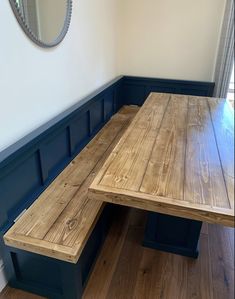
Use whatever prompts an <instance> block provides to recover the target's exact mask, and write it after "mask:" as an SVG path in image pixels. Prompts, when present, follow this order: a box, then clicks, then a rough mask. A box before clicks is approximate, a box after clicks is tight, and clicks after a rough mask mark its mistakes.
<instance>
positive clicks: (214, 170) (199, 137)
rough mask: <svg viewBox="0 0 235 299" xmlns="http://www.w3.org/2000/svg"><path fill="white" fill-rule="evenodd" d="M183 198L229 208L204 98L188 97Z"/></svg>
mask: <svg viewBox="0 0 235 299" xmlns="http://www.w3.org/2000/svg"><path fill="white" fill-rule="evenodd" d="M188 113H189V114H188V125H187V150H186V157H185V161H186V167H185V170H186V173H185V194H184V196H185V200H187V201H190V202H193V203H201V204H207V205H211V207H212V208H213V207H221V208H228V209H229V208H230V203H229V200H228V197H227V191H226V186H225V182H224V177H223V171H222V168H221V163H220V158H219V153H218V148H217V144H216V139H215V135H214V132H213V126H212V122H211V117H210V112H209V108H208V103H207V99H203V98H196V97H194V98H190V99H189V111H188Z"/></svg>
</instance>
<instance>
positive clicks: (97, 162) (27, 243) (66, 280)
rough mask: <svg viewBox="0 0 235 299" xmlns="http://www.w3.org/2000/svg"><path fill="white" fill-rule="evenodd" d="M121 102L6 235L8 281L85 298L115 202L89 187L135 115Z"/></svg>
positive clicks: (52, 294) (47, 294)
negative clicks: (97, 197) (93, 196)
mask: <svg viewBox="0 0 235 299" xmlns="http://www.w3.org/2000/svg"><path fill="white" fill-rule="evenodd" d="M136 112H137V108H135V107H131V106H129V107H128V106H126V107H123V108H122V109H121V110H120V111H119V112H118V113H117V114H116V115H114V116H113V117H112V119H111V120H110V121H109V122H108V123H107V124H106V125H105V127H104V128H103V129H102V130H101V131H100V132H99V133H98V134H97V135H96V136H95V138H94V139H93V140H92V141H91V142H90V143H89V144H88V145H87V146H86V147H85V148H84V149H83V150H82V152H81V153H80V154H79V155H78V156H77V157H76V158H75V159H74V160H73V161H72V162H71V163H70V164H69V165H68V166H67V167H66V168H65V169H64V170H63V172H61V173H60V175H59V176H58V177H57V178H56V179H55V180H54V181H53V182H52V183H51V184H50V186H49V187H48V188H47V189H46V190H45V191H44V192H43V193H42V194H41V195H40V197H39V198H38V199H37V200H36V201H35V202H34V203H33V204H32V206H31V207H30V208H29V209H28V210H27V211H26V212H25V213H24V214H23V215H22V216H21V217H20V218H19V219H18V220H17V221H16V223H15V224H14V225H13V226H12V227H11V228H10V229H9V230H8V231H7V232H6V234H5V235H4V242H5V244H6V245H7V251H8V256H7V258H8V260H9V263H8V264H9V265H10V267H11V278H10V285H11V286H12V287H16V288H21V289H24V290H27V291H30V292H34V293H36V294H39V295H42V296H45V297H47V298H55V299H62V298H66V299H75V298H76V299H78V298H81V296H82V292H83V290H84V287H85V284H86V281H87V279H88V276H89V273H90V271H91V268H92V265H93V264H94V261H95V258H96V257H97V254H98V252H99V249H100V248H101V245H102V243H103V241H104V239H105V236H106V234H107V231H108V228H109V226H110V223H111V218H112V217H111V216H112V213H113V206H112V205H111V204H107V205H105V203H103V202H101V201H94V200H89V199H88V197H87V193H88V187H89V186H90V184H91V183H92V181H93V179H94V177H95V175H96V174H97V172H98V171H99V170H100V168H101V167H102V165H103V164H104V162H105V160H106V158H107V157H108V155H109V154H110V153H111V152H112V150H113V148H114V147H115V145H116V144H117V142H118V141H119V139H120V138H121V136H122V135H123V133H124V131H125V129H126V128H127V126H128V125H129V123H130V122H131V120H132V119H133V117H134V116H135V114H136Z"/></svg>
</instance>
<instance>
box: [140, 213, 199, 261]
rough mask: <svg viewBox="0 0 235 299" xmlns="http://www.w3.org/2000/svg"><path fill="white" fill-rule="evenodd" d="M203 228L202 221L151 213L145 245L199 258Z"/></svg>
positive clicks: (146, 230) (149, 214)
mask: <svg viewBox="0 0 235 299" xmlns="http://www.w3.org/2000/svg"><path fill="white" fill-rule="evenodd" d="M201 227H202V222H200V221H196V220H190V219H185V218H180V217H175V216H169V215H163V214H159V213H154V212H149V213H148V220H147V224H146V229H145V235H144V241H143V245H144V246H146V247H150V248H154V249H158V250H162V251H167V252H171V253H175V254H180V255H183V256H188V257H193V258H197V257H198V241H199V237H200V231H201Z"/></svg>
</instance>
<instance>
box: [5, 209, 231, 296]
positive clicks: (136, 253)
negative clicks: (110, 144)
mask: <svg viewBox="0 0 235 299" xmlns="http://www.w3.org/2000/svg"><path fill="white" fill-rule="evenodd" d="M145 221H146V212H145V211H142V210H136V209H130V208H125V207H119V208H118V207H117V215H116V217H115V219H114V222H113V225H112V227H111V228H110V232H109V234H108V237H107V239H106V241H105V243H104V246H103V249H102V251H101V253H100V256H99V258H98V260H97V262H96V265H95V267H94V269H93V272H92V274H91V276H90V279H89V282H88V284H87V287H86V290H85V292H84V295H83V299H233V298H234V229H232V228H226V227H223V226H220V225H215V224H204V226H203V229H202V233H201V237H200V255H199V258H198V259H197V260H194V259H190V258H186V257H181V256H177V255H174V254H169V253H164V252H160V251H155V250H152V249H149V248H144V247H142V245H141V242H142V240H143V234H144V226H145ZM0 299H42V297H38V296H35V295H31V294H29V293H25V292H22V291H19V290H15V289H11V288H9V287H7V288H6V289H5V290H4V291H3V292H2V294H0Z"/></svg>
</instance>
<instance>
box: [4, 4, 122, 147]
mask: <svg viewBox="0 0 235 299" xmlns="http://www.w3.org/2000/svg"><path fill="white" fill-rule="evenodd" d="M117 1H118V0H79V1H73V15H72V23H71V26H70V28H69V32H68V34H67V36H66V37H65V40H64V41H63V42H62V43H61V44H60V45H59V46H58V47H56V48H52V49H49V50H45V49H42V48H39V47H37V46H36V45H35V44H33V43H32V42H31V41H30V40H29V39H28V38H27V37H26V36H25V34H24V33H23V31H22V29H21V28H20V26H19V25H18V23H17V21H16V19H15V17H14V15H13V13H12V11H11V8H10V5H9V1H7V0H3V1H0V36H1V46H0V151H1V150H3V149H4V148H6V147H7V146H8V145H10V144H12V143H13V142H15V141H17V140H18V139H19V138H21V137H22V136H24V135H26V134H27V133H29V132H30V131H32V130H33V129H35V128H37V127H38V126H40V125H41V124H43V123H45V122H46V121H47V120H49V119H51V118H52V117H53V116H55V115H57V114H58V113H59V112H61V111H63V110H64V109H66V108H67V107H69V106H71V105H72V104H74V103H75V102H77V101H78V100H79V99H82V98H83V97H84V96H85V95H87V94H89V93H90V92H92V91H94V90H95V89H96V88H98V87H100V86H101V85H103V84H105V83H106V82H108V81H110V80H111V79H113V78H115V77H116V76H117V65H116V29H117V8H116V3H117Z"/></svg>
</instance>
